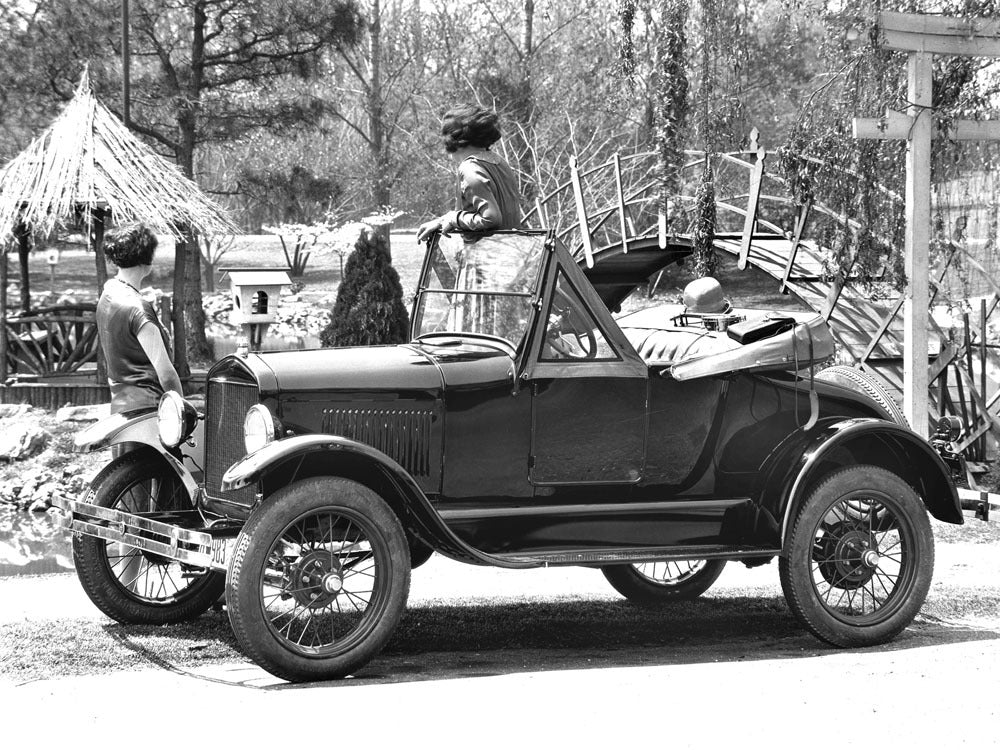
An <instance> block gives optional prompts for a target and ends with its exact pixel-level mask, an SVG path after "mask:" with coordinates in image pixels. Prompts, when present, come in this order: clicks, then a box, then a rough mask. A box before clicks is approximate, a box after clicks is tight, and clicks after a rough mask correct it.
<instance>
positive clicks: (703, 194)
mask: <svg viewBox="0 0 1000 750" xmlns="http://www.w3.org/2000/svg"><path fill="white" fill-rule="evenodd" d="M695 204H696V209H695V210H696V211H697V219H696V221H695V225H694V237H693V240H694V271H695V275H696V276H714V275H715V267H716V258H715V245H714V240H715V176H714V173H713V171H712V162H711V161H710V160H709V157H708V155H707V154H706V155H705V168H704V169H703V170H702V173H701V183H700V184H699V185H698V193H697V195H696V197H695Z"/></svg>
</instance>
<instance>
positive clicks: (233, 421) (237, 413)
mask: <svg viewBox="0 0 1000 750" xmlns="http://www.w3.org/2000/svg"><path fill="white" fill-rule="evenodd" d="M259 401H260V390H259V389H258V388H257V386H256V385H255V384H253V383H239V382H229V381H219V380H210V381H209V383H208V393H207V395H206V398H205V407H206V412H205V492H206V493H207V494H208V495H209V496H211V497H217V498H223V499H225V500H230V501H232V502H237V503H240V504H241V505H246V506H248V507H249V506H251V505H253V499H254V495H255V494H256V492H257V489H256V487H255V485H253V484H251V485H250V486H248V487H241V488H240V489H238V490H233V491H231V492H222V491H221V490H220V489H219V486H220V485H221V484H222V475H223V474H224V473H225V472H226V469H228V468H229V467H230V466H232V465H233V464H234V463H236V461H238V460H239V459H241V458H243V456H244V454H245V453H246V450H245V448H244V447H243V419H244V417H246V414H247V410H248V409H249V408H250V407H251V406H253V405H254V404H256V403H258V402H259Z"/></svg>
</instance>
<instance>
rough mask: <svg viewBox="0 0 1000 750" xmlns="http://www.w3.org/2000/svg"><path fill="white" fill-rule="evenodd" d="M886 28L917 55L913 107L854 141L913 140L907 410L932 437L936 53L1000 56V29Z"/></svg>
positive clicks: (942, 22) (989, 132) (971, 25)
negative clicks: (929, 409)
mask: <svg viewBox="0 0 1000 750" xmlns="http://www.w3.org/2000/svg"><path fill="white" fill-rule="evenodd" d="M879 24H880V26H881V29H882V39H883V44H884V46H885V47H886V48H887V49H892V50H901V51H904V52H908V53H909V58H908V61H907V76H906V79H907V97H906V98H907V102H908V103H909V106H908V108H907V111H906V113H902V112H892V111H887V112H886V114H885V117H884V118H861V117H857V118H855V119H854V137H855V138H876V139H881V140H889V139H891V140H905V141H906V142H907V149H906V242H905V253H906V258H905V269H906V277H907V288H906V291H905V292H904V296H903V401H904V403H903V411H904V413H905V414H906V418H907V419H908V420H909V422H910V426H911V427H912V428H913V430H914V431H915V432H917V433H918V434H920V435H928V434H929V425H928V418H927V400H928V398H927V392H928V386H929V375H928V361H927V356H928V348H929V347H928V343H929V336H928V329H929V327H930V320H929V318H930V311H929V300H930V283H929V280H928V277H929V273H930V269H929V265H930V251H929V245H930V220H931V194H930V173H931V139H932V138H933V122H932V117H933V114H932V109H931V108H932V91H931V85H932V70H931V63H932V61H933V55H934V54H941V55H965V56H970V57H1000V37H998V32H1000V24H998V22H997V21H993V20H987V19H983V18H978V19H976V18H973V19H968V18H950V17H946V16H925V15H914V14H906V13H894V12H888V11H883V12H882V13H880V14H879ZM948 137H949V138H951V139H953V140H1000V122H996V121H990V122H987V121H970V120H960V121H956V122H953V123H951V126H950V128H949V132H948Z"/></svg>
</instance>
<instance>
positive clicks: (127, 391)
mask: <svg viewBox="0 0 1000 750" xmlns="http://www.w3.org/2000/svg"><path fill="white" fill-rule="evenodd" d="M146 323H152V324H153V325H155V326H156V328H157V330H158V331H159V332H160V335H161V336H162V337H163V345H164V346H165V347H166V349H167V351H168V352H169V351H170V346H169V341H170V340H169V338H168V336H167V332H166V331H165V330H164V328H163V326H162V325H160V321H159V318H157V317H156V312H155V311H154V310H153V306H152V305H151V304H150V303H149V302H147V301H146V300H145V299H143V298H142V297H141V296H140V295H139V293H138V292H137V291H135V290H134V289H133V288H132V287H131V286H129V285H128V284H126V283H124V282H122V281H119V280H118V278H112V279H109V280H108V282H107V283H106V284H105V285H104V291H103V292H102V293H101V298H100V300H98V302H97V335H98V336H99V337H100V340H101V348H102V349H103V350H104V356H105V358H106V359H107V362H108V385H109V386H110V387H111V413H112V414H117V413H118V412H123V411H127V410H129V409H139V408H142V407H149V406H152V407H155V406H156V405H157V404H158V403H159V401H160V396H162V395H163V388H162V387H161V386H160V380H159V378H158V377H157V376H156V370H155V368H154V367H153V363H152V362H150V361H149V358H148V357H147V356H146V352H145V351H144V350H143V348H142V345H141V344H140V343H139V329H140V328H142V326H143V325H145V324H146Z"/></svg>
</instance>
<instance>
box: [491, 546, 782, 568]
mask: <svg viewBox="0 0 1000 750" xmlns="http://www.w3.org/2000/svg"><path fill="white" fill-rule="evenodd" d="M780 554H781V550H780V549H771V548H769V547H741V546H736V545H734V546H729V545H722V544H713V545H705V546H694V545H692V546H687V547H635V548H613V549H594V550H588V549H577V550H557V551H553V552H498V553H494V554H493V557H497V558H499V559H501V560H506V561H508V562H519V563H534V564H535V565H539V566H549V565H551V566H556V565H583V566H595V565H617V564H628V563H640V562H660V561H663V560H711V559H722V560H742V559H743V558H747V557H775V556H777V555H780Z"/></svg>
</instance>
